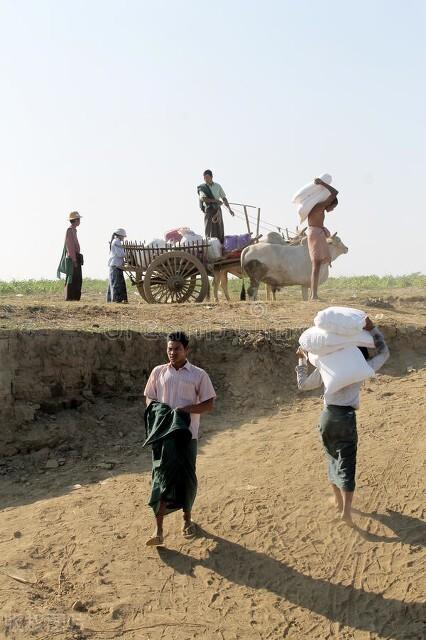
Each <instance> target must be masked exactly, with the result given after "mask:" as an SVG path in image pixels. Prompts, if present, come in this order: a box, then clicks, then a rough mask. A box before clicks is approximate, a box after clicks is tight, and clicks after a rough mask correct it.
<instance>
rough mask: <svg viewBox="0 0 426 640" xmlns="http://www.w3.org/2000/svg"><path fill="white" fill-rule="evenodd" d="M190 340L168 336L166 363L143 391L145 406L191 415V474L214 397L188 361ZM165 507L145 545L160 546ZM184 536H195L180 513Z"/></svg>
mask: <svg viewBox="0 0 426 640" xmlns="http://www.w3.org/2000/svg"><path fill="white" fill-rule="evenodd" d="M188 345H189V339H188V337H187V335H186V334H185V333H183V332H176V333H171V334H170V335H169V336H168V338H167V356H168V359H169V362H168V363H167V364H162V365H159V366H157V367H155V368H154V369H153V370H152V372H151V375H150V376H149V379H148V382H147V384H146V387H145V391H144V395H145V397H146V403H147V405H149V404H150V403H151V402H152V401H157V402H161V403H164V404H166V405H168V406H169V407H170V408H171V409H178V410H179V411H182V412H185V413H188V414H190V418H191V421H190V426H189V429H190V431H191V434H192V439H191V443H190V444H191V448H192V451H193V461H194V473H195V460H196V454H197V440H198V431H199V426H200V415H201V414H202V413H206V412H207V411H211V410H212V408H213V403H214V399H215V398H216V393H215V390H214V388H213V385H212V383H211V380H210V378H209V376H208V374H207V373H206V372H205V371H204V370H203V369H200V368H199V367H196V366H194V365H193V364H191V363H190V362H189V361H188ZM166 512H167V505H166V504H165V503H164V502H161V504H160V508H159V510H158V512H157V513H156V525H157V526H156V531H155V533H154V534H153V536H152V537H151V538H149V540H147V543H146V544H147V545H154V546H158V545H162V544H163V519H164V515H165V514H166ZM183 520H184V522H183V534H184V536H186V537H191V536H193V535H194V534H195V526H194V523H193V522H192V520H191V511H190V510H186V511H185V510H184V512H183Z"/></svg>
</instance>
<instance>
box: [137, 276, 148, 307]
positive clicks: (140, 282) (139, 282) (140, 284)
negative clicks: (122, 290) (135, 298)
mask: <svg viewBox="0 0 426 640" xmlns="http://www.w3.org/2000/svg"><path fill="white" fill-rule="evenodd" d="M136 287H137V289H138V291H139V294H140V296H141V297H142V298H143V299H144V300H145V302H148V300H147V299H146V295H145V289H144V288H143V280H142V276H139V277H138V279H137V280H136Z"/></svg>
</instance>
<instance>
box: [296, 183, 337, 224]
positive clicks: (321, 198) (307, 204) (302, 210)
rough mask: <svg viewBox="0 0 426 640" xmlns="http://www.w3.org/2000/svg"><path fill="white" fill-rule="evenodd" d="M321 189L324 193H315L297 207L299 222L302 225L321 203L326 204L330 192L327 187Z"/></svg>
mask: <svg viewBox="0 0 426 640" xmlns="http://www.w3.org/2000/svg"><path fill="white" fill-rule="evenodd" d="M321 189H322V191H318V192H317V193H313V194H312V195H310V196H308V197H307V198H305V199H304V200H302V202H300V203H299V205H298V207H297V214H298V216H299V222H300V223H301V224H302V223H303V222H304V221H305V220H306V218H307V217H308V215H309V214H310V213H311V211H312V209H313V208H314V207H315V205H317V204H319V203H320V202H325V201H326V200H327V198H328V197H329V196H330V192H329V190H328V189H326V188H325V187H321Z"/></svg>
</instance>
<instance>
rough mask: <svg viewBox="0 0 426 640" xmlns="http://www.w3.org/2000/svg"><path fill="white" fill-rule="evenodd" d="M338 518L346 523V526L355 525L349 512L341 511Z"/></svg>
mask: <svg viewBox="0 0 426 640" xmlns="http://www.w3.org/2000/svg"><path fill="white" fill-rule="evenodd" d="M340 520H341V521H342V522H344V523H345V524H346V525H348V527H354V526H355V525H354V523H353V520H352V516H351V514H350V513H345V512H343V513H342V514H341V515H340Z"/></svg>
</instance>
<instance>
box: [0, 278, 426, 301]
mask: <svg viewBox="0 0 426 640" xmlns="http://www.w3.org/2000/svg"><path fill="white" fill-rule="evenodd" d="M129 284H130V283H129ZM107 286H108V282H107V280H96V279H91V278H85V279H84V281H83V294H85V293H86V294H102V295H104V294H105V292H106V289H107ZM246 287H247V279H246ZM410 287H414V288H426V275H423V274H421V273H411V274H408V275H405V276H390V275H389V276H375V275H371V276H351V277H344V276H341V277H339V278H329V280H327V282H326V284H325V285H323V286H322V289H323V290H326V291H334V290H339V291H343V290H347V291H352V292H353V291H369V290H380V289H381V290H384V289H407V288H410ZM63 289H64V281H63V280H11V281H10V282H6V281H4V280H0V296H13V295H15V296H16V295H23V296H38V295H43V296H44V295H52V296H62V294H63ZM229 289H230V291H231V292H232V293H233V294H235V295H236V294H237V293H238V295H239V292H240V289H241V280H238V279H231V280H230V281H229ZM130 290H131V289H130V287H129V291H130ZM293 290H294V291H296V290H297V294H298V295H299V293H300V292H299V288H298V287H291V288H287V290H286V292H287V294H290V295H291V292H292V291H293Z"/></svg>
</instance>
